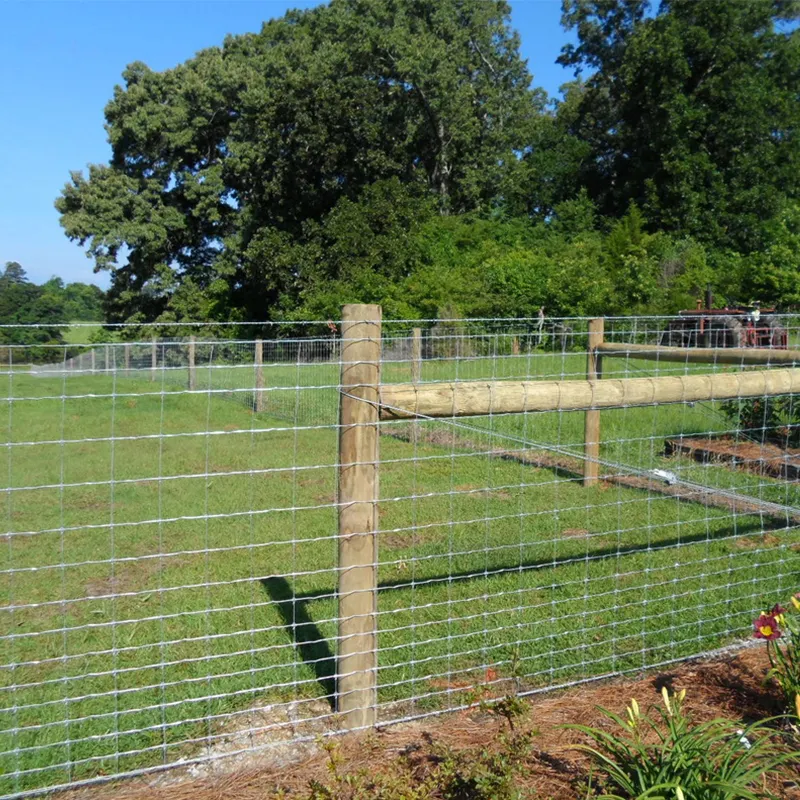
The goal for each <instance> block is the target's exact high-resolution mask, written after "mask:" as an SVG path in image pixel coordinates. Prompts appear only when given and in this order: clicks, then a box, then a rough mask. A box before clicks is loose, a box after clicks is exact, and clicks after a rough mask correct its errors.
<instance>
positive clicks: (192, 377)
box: [189, 336, 197, 392]
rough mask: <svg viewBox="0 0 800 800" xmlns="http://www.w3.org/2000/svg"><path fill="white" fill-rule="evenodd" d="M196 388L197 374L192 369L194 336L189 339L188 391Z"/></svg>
mask: <svg viewBox="0 0 800 800" xmlns="http://www.w3.org/2000/svg"><path fill="white" fill-rule="evenodd" d="M196 388H197V373H196V372H195V368H194V336H190V337H189V391H190V392H192V391H194V390H195V389H196Z"/></svg>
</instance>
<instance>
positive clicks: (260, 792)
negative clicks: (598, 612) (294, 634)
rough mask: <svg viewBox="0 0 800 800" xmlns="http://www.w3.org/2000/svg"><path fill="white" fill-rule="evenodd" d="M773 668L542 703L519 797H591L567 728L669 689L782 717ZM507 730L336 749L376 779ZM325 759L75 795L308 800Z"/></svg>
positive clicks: (362, 739)
mask: <svg viewBox="0 0 800 800" xmlns="http://www.w3.org/2000/svg"><path fill="white" fill-rule="evenodd" d="M767 669H768V664H767V661H766V657H765V652H764V649H763V648H761V647H757V648H748V649H743V650H740V651H738V652H736V653H732V654H728V655H724V656H720V657H717V658H715V659H711V660H706V661H700V660H698V661H692V662H685V663H682V664H679V665H676V666H674V667H671V668H669V669H667V670H664V671H658V672H652V671H651V672H649V673H643V674H641V675H639V676H637V677H634V678H630V679H614V680H607V681H603V682H597V683H588V684H584V685H580V686H575V687H572V688H570V689H566V690H562V691H558V692H550V693H543V694H539V695H534V696H533V697H531V698H529V699H528V700H527V702H528V703H529V705H530V712H531V713H530V720H529V722H528V723H526V724H527V725H528V726H529V727H532V728H533V729H535V730H536V731H538V733H537V735H536V736H535V737H534V739H533V749H532V751H531V755H530V757H529V759H528V763H527V765H526V769H525V770H523V773H522V777H521V779H520V786H521V788H522V787H523V786H524V787H525V788H527V789H532V790H534V791H535V792H536V794H537V796H539V797H541V798H552V800H578V798H581V797H585V796H586V789H585V781H586V778H587V776H588V772H587V763H586V761H585V760H584V758H583V757H582V756H581V755H580V754H579V753H577V752H576V751H574V750H572V749H571V745H573V744H575V743H576V742H578V741H580V735H579V734H577V733H576V732H573V731H569V730H565V729H564V728H563V727H562V726H563V725H565V724H569V723H581V724H587V725H596V726H607V725H608V723H607V721H606V720H605V718H604V717H603V716H602V715H601V714H600V712H599V711H598V706H602V707H605V708H608V709H610V710H613V711H616V712H619V713H623V714H624V709H625V706H626V705H627V704H628V703H629V702H630V699H631V698H632V697H635V698H636V699H637V700H638V702H639V704H640V706H641V707H642V708H643V709H644V708H645V707H646V706H648V705H649V704H651V703H652V704H657V703H658V702H659V700H660V697H659V695H660V692H661V689H662V687H664V686H666V687H667V688H668V689H669V691H670V692H675V691H679V690H681V689H686V703H685V705H686V708H688V709H689V711H690V713H691V715H692V717H693V719H694V720H695V721H696V722H701V721H704V720H709V719H714V718H716V717H726V718H732V719H737V720H742V721H743V722H744V723H749V722H752V721H755V720H758V719H763V718H765V717H770V716H773V715H776V714H778V713H780V710H781V709H780V704H779V699H778V693H777V691H776V690H775V689H774V688H769V687H767V688H765V687H764V686H763V678H764V675H765V672H766V670H767ZM504 725H505V723H502V722H501V721H499V720H498V719H496V717H495V715H492V714H489V713H487V712H485V711H481V710H478V709H476V710H473V711H468V712H461V713H457V712H456V713H452V714H448V715H443V716H439V717H431V718H429V719H425V720H420V721H417V722H413V723H409V724H402V725H395V726H389V727H385V728H380V729H378V730H377V731H375V732H373V733H370V734H366V735H359V736H355V735H354V736H342V737H340V738H339V739H338V740H337V742H338V747H339V753H340V755H341V757H342V764H343V766H342V768H341V771H342V772H343V773H344V774H355V773H358V772H359V771H362V770H368V771H369V773H370V774H375V773H376V772H378V771H380V770H385V769H389V768H391V765H392V764H394V763H396V761H397V759H398V757H400V756H406V757H408V758H411V759H412V760H413V761H414V762H415V763H416V764H417V765H419V764H421V763H424V762H425V760H426V759H427V760H428V761H430V762H433V761H435V758H436V756H435V754H436V753H437V752H440V751H441V748H442V747H451V748H458V749H463V748H484V747H486V748H490V749H491V748H492V747H494V746H495V745H496V742H497V736H498V734H499V733H500V732H501V730H502V729H503V727H504ZM326 759H327V756H326V754H325V753H324V752H322V751H318V752H317V753H316V754H314V755H312V756H311V757H309V758H308V759H307V760H305V761H303V762H301V763H298V764H295V765H292V766H284V767H281V768H280V769H260V770H249V771H248V770H247V769H246V768H242V769H239V771H237V772H233V773H229V774H223V775H216V776H211V777H205V778H202V779H195V780H184V781H181V782H173V781H165V780H164V777H165V776H161V777H159V776H152V777H150V778H149V779H139V780H136V781H129V782H127V783H121V784H117V785H106V786H100V787H96V788H93V789H91V790H84V791H75V792H71V793H70V796H71V800H79V798H80V800H108V798H115V800H269V798H272V797H273V796H274V795H275V794H276V793H278V792H281V791H282V792H284V794H283V795H282V796H284V797H294V796H296V797H298V798H299V797H303V796H307V790H308V786H309V782H311V781H313V780H317V781H320V782H322V783H325V782H326V781H328V779H329V771H328V766H327V761H326ZM770 788H771V789H772V790H773V791H775V792H776V794H777V795H778V796H780V797H784V798H787V800H800V790H798V789H797V788H796V786H794V785H793V783H792V782H791V781H788V782H783V781H777V782H776V783H775V784H773V785H771V786H770Z"/></svg>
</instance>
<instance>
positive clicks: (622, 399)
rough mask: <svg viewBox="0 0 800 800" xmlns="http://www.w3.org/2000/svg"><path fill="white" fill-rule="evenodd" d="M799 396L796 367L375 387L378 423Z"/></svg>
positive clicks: (798, 378)
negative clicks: (787, 395)
mask: <svg viewBox="0 0 800 800" xmlns="http://www.w3.org/2000/svg"><path fill="white" fill-rule="evenodd" d="M797 392H800V369H773V370H758V371H755V370H754V371H751V372H732V373H717V374H714V375H665V376H662V377H657V378H617V379H604V380H598V381H491V382H488V383H484V382H482V381H465V382H463V383H422V384H416V385H415V384H412V383H399V384H386V385H383V386H381V387H380V393H379V396H380V406H381V409H380V416H381V419H403V418H405V419H408V418H413V417H416V416H423V417H453V416H456V417H465V416H474V415H477V414H519V413H521V412H523V411H578V410H584V409H596V408H626V407H629V406H649V405H655V404H658V403H682V402H683V403H686V402H696V401H702V400H732V399H734V398H737V397H765V396H767V395H781V394H794V393H797Z"/></svg>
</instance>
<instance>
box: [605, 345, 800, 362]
mask: <svg viewBox="0 0 800 800" xmlns="http://www.w3.org/2000/svg"><path fill="white" fill-rule="evenodd" d="M594 349H595V350H596V351H597V352H598V353H599V354H601V355H602V356H608V357H611V358H637V359H643V360H647V361H675V362H677V363H679V364H687V363H688V364H736V365H737V366H742V365H748V364H753V365H762V366H763V365H767V364H800V350H771V349H770V348H767V347H731V348H714V347H660V346H659V345H654V344H628V343H627V342H603V343H602V344H598V345H597V346H596V347H595V348H594Z"/></svg>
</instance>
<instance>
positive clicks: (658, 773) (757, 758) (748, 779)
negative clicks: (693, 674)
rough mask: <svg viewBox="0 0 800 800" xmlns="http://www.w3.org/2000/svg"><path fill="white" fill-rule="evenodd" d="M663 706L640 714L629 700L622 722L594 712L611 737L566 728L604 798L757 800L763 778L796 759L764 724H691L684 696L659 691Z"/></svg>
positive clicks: (762, 793)
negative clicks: (575, 735)
mask: <svg viewBox="0 0 800 800" xmlns="http://www.w3.org/2000/svg"><path fill="white" fill-rule="evenodd" d="M662 697H663V707H662V706H659V707H654V708H651V709H650V710H649V711H648V712H647V713H644V714H642V713H641V712H640V709H639V705H638V703H637V702H636V700H632V701H631V705H630V706H629V707H628V709H627V714H626V717H625V718H623V717H620V716H619V715H617V714H615V713H613V712H611V711H608V710H606V709H601V711H602V713H603V714H604V715H605V716H606V717H608V719H609V720H610V721H611V722H612V723H614V725H615V726H616V729H617V731H609V730H607V729H605V728H593V727H589V726H586V725H570V726H567V727H569V728H571V729H572V730H575V731H579V732H580V733H582V734H584V735H586V736H587V737H589V739H591V740H592V744H591V745H575V747H576V749H578V750H581V751H583V752H585V753H586V754H587V755H588V756H589V757H590V758H591V760H592V763H593V765H594V766H595V767H596V768H597V769H598V771H599V772H600V775H601V778H600V787H599V790H598V794H597V796H599V797H601V798H604V799H605V800H644V799H645V798H647V800H758V798H769V797H772V796H773V795H772V794H771V793H769V792H768V791H767V790H766V789H764V788H763V778H764V776H765V775H769V774H770V773H772V772H773V771H774V770H776V769H778V768H779V767H780V766H781V765H782V764H784V763H786V762H788V761H792V760H795V759H796V758H797V756H798V754H797V753H794V752H787V750H786V749H785V748H784V747H781V745H780V744H779V743H778V741H777V735H776V732H775V731H774V729H771V728H770V723H771V720H763V721H760V722H754V723H751V724H750V725H747V726H742V727H741V728H740V727H739V725H738V723H734V722H732V721H730V720H725V719H715V720H711V721H709V722H704V723H699V724H695V723H694V722H693V721H692V719H691V717H690V716H689V714H688V713H687V712H686V711H685V709H684V707H683V701H684V697H685V690H682V691H681V692H679V693H677V694H672V695H670V694H669V692H668V691H667V689H666V688H664V689H662Z"/></svg>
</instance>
